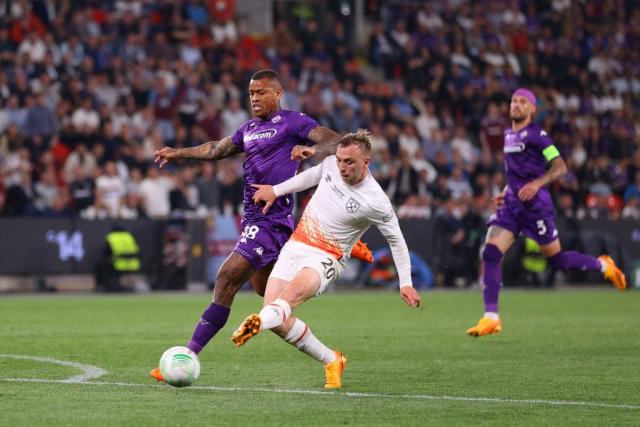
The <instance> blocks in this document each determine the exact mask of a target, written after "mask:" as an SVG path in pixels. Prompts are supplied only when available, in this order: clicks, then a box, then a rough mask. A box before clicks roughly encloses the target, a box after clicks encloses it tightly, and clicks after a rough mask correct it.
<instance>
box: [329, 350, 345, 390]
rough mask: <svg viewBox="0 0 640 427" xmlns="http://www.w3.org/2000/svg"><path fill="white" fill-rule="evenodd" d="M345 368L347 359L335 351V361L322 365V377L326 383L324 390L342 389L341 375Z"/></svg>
mask: <svg viewBox="0 0 640 427" xmlns="http://www.w3.org/2000/svg"><path fill="white" fill-rule="evenodd" d="M346 367H347V358H346V357H345V355H344V354H342V353H340V352H339V351H336V360H334V361H333V362H331V363H329V364H328V365H324V375H325V378H326V382H325V383H324V388H340V387H342V373H343V372H344V368H346Z"/></svg>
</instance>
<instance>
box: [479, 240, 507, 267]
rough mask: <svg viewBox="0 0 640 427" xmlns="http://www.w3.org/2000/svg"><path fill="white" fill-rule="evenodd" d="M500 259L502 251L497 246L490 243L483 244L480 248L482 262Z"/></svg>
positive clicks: (498, 260)
mask: <svg viewBox="0 0 640 427" xmlns="http://www.w3.org/2000/svg"><path fill="white" fill-rule="evenodd" d="M501 259H502V252H501V251H500V249H498V247H497V246H496V245H494V244H492V243H487V244H486V245H484V249H483V250H482V261H484V262H500V260H501Z"/></svg>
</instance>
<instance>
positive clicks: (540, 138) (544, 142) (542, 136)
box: [535, 129, 553, 152]
mask: <svg viewBox="0 0 640 427" xmlns="http://www.w3.org/2000/svg"><path fill="white" fill-rule="evenodd" d="M538 132H539V134H538V135H536V136H535V145H536V147H537V148H538V149H539V150H540V151H541V152H542V151H544V149H545V148H547V147H549V146H551V145H553V141H551V138H549V135H547V132H546V131H544V130H542V129H540V130H539V131H538Z"/></svg>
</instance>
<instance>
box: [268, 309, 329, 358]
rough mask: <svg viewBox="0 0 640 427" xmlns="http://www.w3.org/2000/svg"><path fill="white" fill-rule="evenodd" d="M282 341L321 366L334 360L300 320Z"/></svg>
mask: <svg viewBox="0 0 640 427" xmlns="http://www.w3.org/2000/svg"><path fill="white" fill-rule="evenodd" d="M260 317H262V312H260ZM284 339H285V341H286V342H288V343H289V344H291V345H293V346H295V347H296V348H297V349H298V350H300V351H301V352H303V353H305V354H308V355H309V356H311V357H312V358H314V359H316V360H318V361H320V362H321V363H322V364H323V365H328V364H329V363H331V362H333V361H334V360H336V353H335V352H334V351H333V350H331V349H330V348H329V347H327V346H326V345H324V344H323V343H321V342H320V340H318V338H316V337H315V336H314V335H313V334H312V333H311V329H309V327H308V326H307V325H306V324H305V323H304V322H303V321H302V320H300V319H296V321H295V323H294V324H293V327H292V328H291V330H290V331H289V333H288V334H287V336H286V337H285V338H284Z"/></svg>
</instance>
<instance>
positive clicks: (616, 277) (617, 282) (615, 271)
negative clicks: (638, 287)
mask: <svg viewBox="0 0 640 427" xmlns="http://www.w3.org/2000/svg"><path fill="white" fill-rule="evenodd" d="M598 259H599V260H600V262H602V263H603V264H604V273H603V274H604V278H605V279H606V280H608V281H610V282H611V283H612V284H613V286H615V287H616V288H617V289H618V290H620V291H624V290H625V289H626V288H627V277H626V276H625V275H624V273H623V272H622V270H620V269H619V268H618V266H617V265H616V263H615V262H614V261H613V259H611V257H610V256H609V255H601V256H599V257H598Z"/></svg>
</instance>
